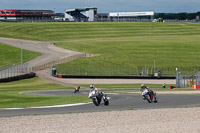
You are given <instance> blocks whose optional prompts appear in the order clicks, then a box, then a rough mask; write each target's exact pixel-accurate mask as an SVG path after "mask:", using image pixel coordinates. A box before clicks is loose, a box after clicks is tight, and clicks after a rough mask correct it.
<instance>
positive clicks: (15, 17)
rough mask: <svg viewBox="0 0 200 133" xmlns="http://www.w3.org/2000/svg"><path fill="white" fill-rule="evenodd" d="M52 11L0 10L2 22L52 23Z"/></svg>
mask: <svg viewBox="0 0 200 133" xmlns="http://www.w3.org/2000/svg"><path fill="white" fill-rule="evenodd" d="M56 16H58V15H57V14H56V13H54V11H52V10H0V21H52V20H54V18H55V17H56Z"/></svg>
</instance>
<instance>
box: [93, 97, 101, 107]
mask: <svg viewBox="0 0 200 133" xmlns="http://www.w3.org/2000/svg"><path fill="white" fill-rule="evenodd" d="M92 102H93V103H94V105H96V106H99V102H98V100H97V98H92Z"/></svg>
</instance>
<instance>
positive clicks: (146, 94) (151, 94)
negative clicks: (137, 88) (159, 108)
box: [141, 88, 158, 103]
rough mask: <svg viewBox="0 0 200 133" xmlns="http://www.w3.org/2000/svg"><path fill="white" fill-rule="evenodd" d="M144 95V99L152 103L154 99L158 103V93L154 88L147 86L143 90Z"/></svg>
mask: <svg viewBox="0 0 200 133" xmlns="http://www.w3.org/2000/svg"><path fill="white" fill-rule="evenodd" d="M141 93H142V96H143V100H145V99H146V100H147V101H148V102H149V103H152V101H153V102H154V103H157V102H158V101H157V97H156V93H154V92H153V91H152V90H150V89H148V88H146V89H144V90H142V92H141Z"/></svg>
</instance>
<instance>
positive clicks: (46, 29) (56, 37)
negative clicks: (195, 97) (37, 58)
mask: <svg viewBox="0 0 200 133" xmlns="http://www.w3.org/2000/svg"><path fill="white" fill-rule="evenodd" d="M0 26H1V27H2V30H1V31H3V32H0V36H2V37H11V38H20V39H28V40H39V41H52V42H56V44H57V46H60V47H63V48H66V49H71V50H75V51H81V52H87V53H93V54H100V56H98V57H93V58H87V59H86V58H84V59H78V60H76V61H71V62H69V63H65V64H62V65H58V66H57V68H59V69H57V70H58V71H60V72H61V73H63V71H64V69H65V67H66V66H68V67H74V66H81V67H83V68H84V69H85V68H97V67H101V68H103V67H106V68H117V69H118V68H120V69H121V68H123V69H125V70H129V69H132V68H136V67H138V66H142V67H143V66H148V67H153V65H154V60H156V67H158V68H162V67H164V68H168V67H172V68H173V69H174V68H175V67H178V68H180V67H200V66H199V64H200V52H199V49H200V42H199V38H200V25H199V24H192V23H132V22H120V23H118V22H105V23H103V22H100V23H96V22H94V23H0ZM79 69H81V68H79ZM72 71H73V70H71V72H72ZM77 71H78V70H77ZM192 71H193V70H192ZM84 73H85V72H84ZM90 73H92V74H93V75H94V74H95V72H90ZM110 73H111V70H110ZM124 74H125V75H126V73H125V72H124ZM172 74H174V70H172ZM103 75H105V74H103Z"/></svg>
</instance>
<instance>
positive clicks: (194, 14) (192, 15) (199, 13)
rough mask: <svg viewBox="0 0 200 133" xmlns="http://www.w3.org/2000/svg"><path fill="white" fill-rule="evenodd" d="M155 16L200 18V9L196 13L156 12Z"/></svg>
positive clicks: (180, 18)
mask: <svg viewBox="0 0 200 133" xmlns="http://www.w3.org/2000/svg"><path fill="white" fill-rule="evenodd" d="M154 18H156V19H158V18H163V19H178V20H194V19H197V20H200V11H199V12H196V13H186V12H182V13H156V14H155V16H154Z"/></svg>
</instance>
